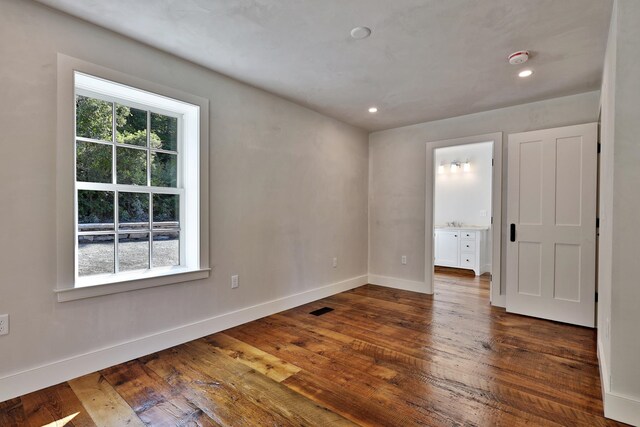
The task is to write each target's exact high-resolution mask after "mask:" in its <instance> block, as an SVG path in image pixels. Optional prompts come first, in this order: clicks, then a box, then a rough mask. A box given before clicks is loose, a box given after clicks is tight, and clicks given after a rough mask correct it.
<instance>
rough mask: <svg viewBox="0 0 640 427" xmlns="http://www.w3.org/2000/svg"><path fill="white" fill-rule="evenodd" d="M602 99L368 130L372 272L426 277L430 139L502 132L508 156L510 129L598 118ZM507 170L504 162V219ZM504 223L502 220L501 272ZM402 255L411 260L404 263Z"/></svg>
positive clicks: (571, 99) (590, 96)
mask: <svg viewBox="0 0 640 427" xmlns="http://www.w3.org/2000/svg"><path fill="white" fill-rule="evenodd" d="M598 99H599V92H589V93H584V94H580V95H573V96H567V97H562V98H555V99H550V100H546V101H541V102H534V103H530V104H523V105H518V106H515V107H508V108H502V109H499V110H493V111H486V112H483V113H478V114H471V115H467V116H461V117H454V118H451V119H445V120H438V121H434V122H428V123H421V124H417V125H413V126H405V127H401V128H397V129H391V130H386V131H381V132H375V133H372V134H371V135H369V273H370V274H375V275H380V276H386V277H391V278H397V279H401V280H402V279H404V280H408V281H412V282H424V272H425V267H424V264H425V262H424V261H425V260H424V242H425V239H424V235H425V233H424V232H425V217H424V212H425V173H426V162H425V158H426V142H429V141H439V140H442V139H452V138H459V137H463V136H472V135H481V134H486V133H492V132H500V131H502V132H504V136H503V138H504V140H503V159H507V158H508V157H507V152H506V150H507V142H506V138H507V137H508V134H509V133H514V132H525V131H529V130H536V129H546V128H551V127H557V126H568V125H574V124H580V123H589V122H595V121H597V119H598ZM507 169H508V168H507V167H506V164H505V167H504V168H503V170H502V176H503V183H505V185H504V186H503V187H504V188H503V194H502V197H503V199H502V206H503V218H506V206H507V203H506V176H507ZM506 226H507V225H506V223H504V222H503V224H502V230H503V236H502V237H503V242H502V248H503V249H502V253H503V259H502V270H503V271H502V277H505V274H504V273H505V272H504V269H505V267H506V263H505V262H504V254H505V247H506V236H507V233H506ZM402 255H407V261H408V262H407V265H402V264H401V262H400V259H401V256H402ZM503 289H504V287H503Z"/></svg>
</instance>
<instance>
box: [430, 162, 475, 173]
mask: <svg viewBox="0 0 640 427" xmlns="http://www.w3.org/2000/svg"><path fill="white" fill-rule="evenodd" d="M445 165H446V164H445V162H442V163H440V165H438V174H443V173H444V172H445ZM448 165H449V170H450V171H451V173H457V172H458V171H459V170H460V169H462V171H463V172H471V162H470V161H469V160H466V161H465V162H464V163H461V162H459V161H457V160H454V161H453V162H451V163H448Z"/></svg>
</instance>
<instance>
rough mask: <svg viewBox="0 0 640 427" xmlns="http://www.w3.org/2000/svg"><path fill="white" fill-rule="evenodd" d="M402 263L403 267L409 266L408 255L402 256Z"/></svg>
mask: <svg viewBox="0 0 640 427" xmlns="http://www.w3.org/2000/svg"><path fill="white" fill-rule="evenodd" d="M401 262H402V265H407V256H406V255H402V259H401Z"/></svg>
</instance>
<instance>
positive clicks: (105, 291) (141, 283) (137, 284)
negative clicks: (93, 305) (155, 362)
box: [55, 268, 211, 302]
mask: <svg viewBox="0 0 640 427" xmlns="http://www.w3.org/2000/svg"><path fill="white" fill-rule="evenodd" d="M210 273H211V269H210V268H204V269H199V270H186V269H185V270H175V269H174V270H167V271H166V272H163V273H161V274H154V275H150V276H148V277H140V276H137V277H136V278H133V279H124V280H123V278H119V279H118V281H117V282H111V283H103V284H96V285H90V286H82V285H80V286H78V287H75V288H67V289H56V290H55V292H56V294H58V302H66V301H74V300H79V299H85V298H93V297H98V296H102V295H110V294H117V293H121V292H129V291H135V290H138V289H146V288H153V287H157V286H166V285H173V284H176V283H183V282H190V281H192V280H199V279H206V278H208V277H209V275H210Z"/></svg>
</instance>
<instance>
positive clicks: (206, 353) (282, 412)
mask: <svg viewBox="0 0 640 427" xmlns="http://www.w3.org/2000/svg"><path fill="white" fill-rule="evenodd" d="M148 364H149V366H150V367H151V368H152V369H154V370H157V371H158V372H159V373H160V375H162V376H163V377H166V378H167V379H168V381H171V382H172V383H173V384H175V385H177V386H179V387H181V388H187V387H190V388H192V389H193V388H199V389H200V390H201V391H204V392H205V393H206V392H207V391H208V390H207V387H201V386H202V385H205V386H214V387H215V389H216V390H215V391H216V395H217V396H220V395H223V396H225V397H226V396H228V398H229V399H230V400H232V401H233V405H228V404H224V402H217V403H218V404H217V405H216V406H215V408H214V412H215V413H216V414H217V416H218V417H219V420H220V422H221V423H223V424H225V425H237V424H238V421H239V420H241V419H248V420H261V421H260V422H259V423H257V424H260V425H267V424H269V425H314V424H315V423H317V425H332V426H333V425H335V426H348V425H352V424H351V423H350V422H348V421H347V420H346V419H344V418H343V417H341V416H340V415H337V414H335V413H332V412H331V411H328V410H327V409H326V408H324V407H322V406H320V405H318V404H317V403H315V402H313V401H311V400H309V399H307V398H305V397H303V396H300V395H299V394H296V393H293V392H291V391H290V390H289V389H288V388H287V387H284V386H282V385H281V384H280V383H278V382H276V381H274V380H272V379H270V378H268V377H266V376H265V375H263V374H261V373H259V372H258V371H256V370H254V369H252V368H250V367H249V366H246V365H244V364H243V363H241V362H239V361H237V360H235V359H233V358H231V357H228V356H227V355H225V354H223V353H222V352H220V351H219V350H218V349H217V348H216V347H215V346H213V345H211V344H207V343H205V342H203V341H202V340H197V341H193V342H190V343H187V344H184V345H183V346H181V349H180V351H165V352H161V353H159V354H158V357H157V358H155V359H150V360H149V362H148ZM181 381H182V382H181ZM210 399H211V400H213V399H216V397H214V396H210ZM220 403H222V404H220ZM221 411H226V412H224V413H222V412H221Z"/></svg>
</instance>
